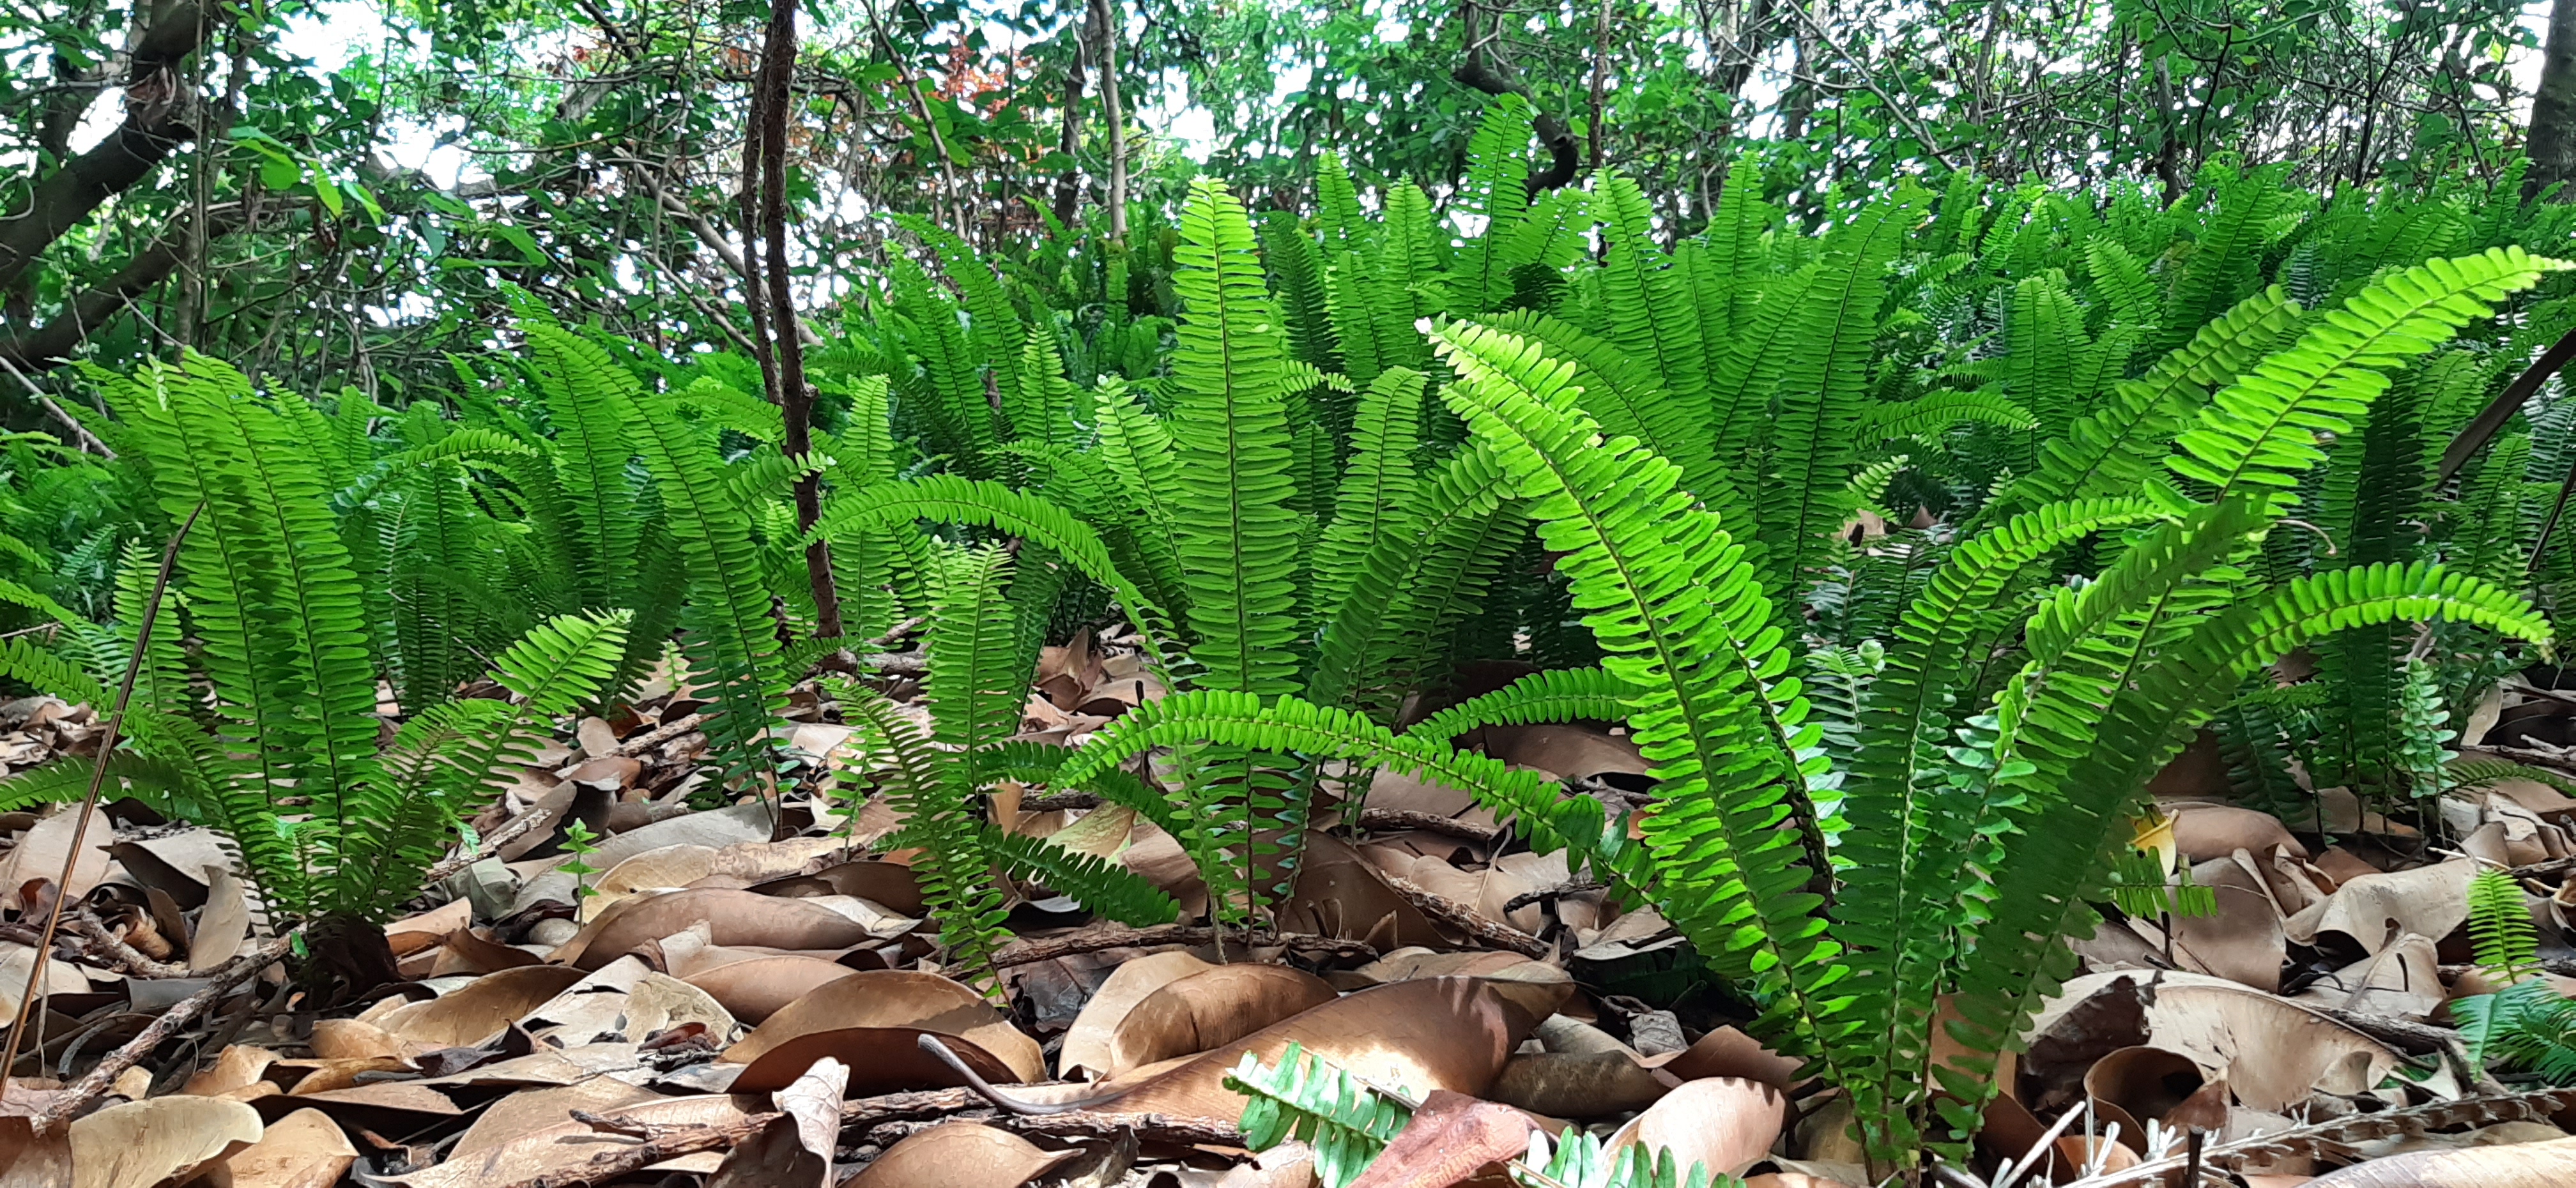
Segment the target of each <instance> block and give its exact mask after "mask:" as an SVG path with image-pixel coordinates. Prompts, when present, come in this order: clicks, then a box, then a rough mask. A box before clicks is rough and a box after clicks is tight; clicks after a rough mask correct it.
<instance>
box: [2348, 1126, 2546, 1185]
mask: <svg viewBox="0 0 2576 1188" xmlns="http://www.w3.org/2000/svg"><path fill="white" fill-rule="evenodd" d="M2309 1184H2310V1188H2565V1185H2568V1184H2576V1138H2563V1139H2557V1140H2554V1141H2551V1142H2545V1143H2517V1144H2514V1145H2511V1146H2503V1147H2470V1148H2466V1149H2463V1150H2456V1151H2417V1152H2414V1153H2412V1154H2406V1155H2392V1156H2389V1157H2388V1158H2386V1159H2373V1160H2371V1161H2369V1162H2367V1163H2357V1164H2354V1165H2353V1166H2351V1167H2347V1168H2345V1169H2343V1170H2341V1171H2338V1172H2334V1173H2331V1174H2329V1175H2324V1176H2320V1177H2318V1178H2316V1179H2314V1180H2311V1181H2309Z"/></svg>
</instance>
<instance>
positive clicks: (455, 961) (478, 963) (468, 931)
mask: <svg viewBox="0 0 2576 1188" xmlns="http://www.w3.org/2000/svg"><path fill="white" fill-rule="evenodd" d="M543 960H544V959H543V958H541V957H538V956H537V955H536V954H534V953H531V952H529V951H527V950H526V949H521V948H516V947H514V946H511V945H505V944H502V943H501V942H499V941H496V940H493V939H492V938H490V937H488V936H485V935H483V934H482V933H481V932H478V931H476V930H475V929H472V928H459V929H457V930H456V931H454V932H451V933H448V934H447V939H446V940H444V941H442V942H440V946H439V953H438V960H437V962H436V963H435V964H433V965H431V966H430V969H429V972H430V976H431V977H446V976H447V975H449V974H478V973H497V972H499V971H501V970H505V969H517V968H519V967H520V966H523V965H537V964H541V963H542V962H543Z"/></svg>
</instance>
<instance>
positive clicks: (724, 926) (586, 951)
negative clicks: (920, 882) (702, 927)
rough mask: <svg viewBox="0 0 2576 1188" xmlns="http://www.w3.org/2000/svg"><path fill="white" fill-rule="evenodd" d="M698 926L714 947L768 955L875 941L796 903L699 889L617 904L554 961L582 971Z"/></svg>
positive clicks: (837, 918) (828, 912) (825, 911)
mask: <svg viewBox="0 0 2576 1188" xmlns="http://www.w3.org/2000/svg"><path fill="white" fill-rule="evenodd" d="M701 921H704V922H705V923H706V925H707V928H708V935H707V941H708V943H710V944H716V945H736V946H745V945H747V946H758V947H762V948H771V949H791V950H793V949H846V948H849V947H850V946H852V945H857V944H862V943H865V942H867V941H869V940H872V939H874V937H873V936H871V935H870V933H869V932H868V929H867V927H866V926H865V925H863V924H861V923H859V922H858V921H856V920H853V919H851V918H850V917H848V916H846V915H843V914H842V913H840V912H836V911H833V910H832V909H830V908H828V907H824V906H822V905H820V904H815V903H809V902H807V901H805V900H802V899H785V898H780V897H777V896H771V895H760V894H755V893H753V892H750V891H738V890H731V889H724V888H698V889H694V890H687V891H673V892H670V893H668V894H663V895H649V896H637V897H634V898H630V899H625V900H621V901H619V902H618V903H616V904H615V905H613V906H611V907H610V908H609V910H607V911H605V912H602V913H601V914H600V916H599V918H598V919H596V920H593V921H591V922H590V923H589V924H587V925H584V926H583V928H582V930H581V934H580V935H578V936H575V937H574V938H573V939H572V940H571V942H569V943H567V944H566V945H564V947H563V948H562V949H559V950H557V951H556V952H555V954H554V959H555V960H557V961H563V962H569V963H570V964H572V965H574V966H576V967H579V968H581V969H584V970H593V969H598V968H600V967H601V966H604V965H606V964H608V963H609V962H611V961H615V960H616V959H618V958H620V957H623V956H625V955H627V954H629V953H632V952H634V951H636V950H637V949H639V948H641V947H643V945H644V944H645V943H646V942H648V941H658V940H660V939H662V938H663V937H666V936H669V935H671V934H673V933H675V932H679V931H682V930H684V929H686V928H688V927H689V926H690V925H692V924H696V923H699V922H701Z"/></svg>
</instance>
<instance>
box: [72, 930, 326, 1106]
mask: <svg viewBox="0 0 2576 1188" xmlns="http://www.w3.org/2000/svg"><path fill="white" fill-rule="evenodd" d="M303 931H304V929H303V928H302V927H301V926H299V927H297V928H295V929H293V930H292V931H289V932H288V933H287V934H286V935H284V936H281V937H278V938H277V939H275V940H272V941H270V942H268V943H267V944H264V945H261V946H260V947H259V948H257V949H255V950H252V951H251V952H249V953H247V954H245V955H243V956H240V957H236V958H233V959H232V960H231V961H230V962H228V963H226V964H225V965H223V966H222V967H221V968H219V969H217V970H215V972H214V973H213V974H211V975H209V976H208V978H207V981H206V988H205V989H203V990H199V991H197V992H196V993H194V994H191V995H189V996H187V997H186V998H183V999H180V1000H179V1003H178V1005H176V1006H173V1007H171V1008H170V1009H169V1010H167V1011H163V1012H162V1013H161V1015H160V1017H158V1018H156V1019H154V1020H152V1023H151V1025H150V1026H147V1027H145V1028H144V1029H143V1034H141V1035H138V1036H135V1037H134V1038H133V1039H130V1040H127V1041H125V1044H124V1045H123V1046H122V1047H119V1048H118V1049H116V1050H115V1051H113V1052H110V1053H108V1054H107V1055H106V1056H105V1057H104V1058H102V1059H101V1060H100V1061H99V1062H98V1066H97V1067H95V1068H92V1069H90V1070H89V1072H88V1073H87V1074H85V1075H83V1076H82V1077H81V1079H80V1080H77V1081H74V1082H72V1084H71V1087H70V1088H67V1089H65V1090H63V1093H62V1096H60V1097H57V1098H55V1099H54V1103H53V1104H52V1105H49V1106H46V1107H45V1108H44V1110H43V1111H41V1112H39V1113H38V1114H37V1115H36V1118H35V1127H36V1129H37V1130H40V1131H41V1130H45V1129H47V1128H49V1127H54V1126H59V1125H62V1124H64V1123H66V1122H69V1121H71V1120H72V1118H74V1117H76V1116H78V1115H79V1114H80V1113H81V1111H83V1110H85V1109H87V1108H88V1107H89V1103H91V1102H93V1101H96V1100H98V1099H99V1098H101V1097H104V1096H106V1095H107V1091H108V1089H109V1088H111V1087H112V1086H114V1085H115V1084H116V1078H117V1077H118V1076H119V1075H121V1074H123V1073H124V1072H125V1070H127V1069H129V1068H132V1067H134V1066H135V1065H137V1064H140V1063H142V1062H143V1058H144V1057H146V1056H149V1055H151V1054H152V1050H153V1049H154V1048H158V1047H160V1046H161V1041H163V1040H166V1039H169V1038H170V1037H171V1036H173V1035H175V1034H177V1033H178V1031H179V1029H180V1028H182V1027H185V1026H187V1025H188V1024H190V1023H192V1022H195V1021H196V1018H197V1016H199V1015H202V1014H204V1013H206V1009H207V1008H209V1007H212V1006H213V1005H215V1003H217V1002H219V1001H221V1000H222V999H223V997H224V996H225V995H227V994H230V993H232V991H233V988H234V987H236V986H239V985H241V984H242V983H244V982H247V981H249V980H251V979H252V978H253V977H256V976H258V974H259V971H261V970H263V969H267V968H268V967H269V966H271V965H274V964H276V963H277V962H278V961H280V960H282V959H283V958H284V957H285V956H286V955H287V954H288V953H289V952H292V951H293V950H294V948H295V938H296V937H298V936H300V935H302V934H303Z"/></svg>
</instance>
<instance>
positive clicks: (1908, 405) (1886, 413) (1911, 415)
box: [1865, 391, 2039, 438]
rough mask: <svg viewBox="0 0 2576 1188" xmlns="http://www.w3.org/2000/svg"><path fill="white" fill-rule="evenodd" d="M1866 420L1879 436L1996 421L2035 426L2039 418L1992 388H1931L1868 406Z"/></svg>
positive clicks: (1938, 431)
mask: <svg viewBox="0 0 2576 1188" xmlns="http://www.w3.org/2000/svg"><path fill="white" fill-rule="evenodd" d="M1865 422H1866V423H1867V425H1868V426H1869V431H1870V432H1871V433H1872V434H1874V435H1876V436H1879V437H1889V438H1901V437H1916V436H1925V437H1930V436H1937V435H1939V434H1941V433H1944V432H1947V431H1948V430H1950V429H1951V428H1953V427H1955V426H1958V425H1966V424H1982V425H1999V426H2001V427H2003V428H2006V429H2036V428H2038V427H2039V418H2037V417H2034V416H2032V415H2030V413H2029V411H2028V410H2026V409H2024V408H2022V407H2021V406H2020V405H2018V404H2015V403H2013V402H2012V401H2010V400H2008V399H2005V398H2004V397H2002V396H2000V395H1997V394H1995V393H1992V392H1958V391H1948V392H1933V393H1930V394H1927V395H1924V396H1919V397H1916V398H1915V399H1912V400H1906V401H1900V402H1898V403H1895V404H1882V405H1879V406H1877V407H1875V408H1872V409H1870V410H1869V414H1868V416H1867V417H1866V418H1865Z"/></svg>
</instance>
